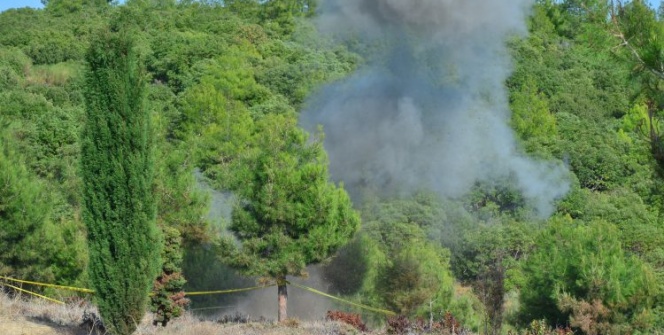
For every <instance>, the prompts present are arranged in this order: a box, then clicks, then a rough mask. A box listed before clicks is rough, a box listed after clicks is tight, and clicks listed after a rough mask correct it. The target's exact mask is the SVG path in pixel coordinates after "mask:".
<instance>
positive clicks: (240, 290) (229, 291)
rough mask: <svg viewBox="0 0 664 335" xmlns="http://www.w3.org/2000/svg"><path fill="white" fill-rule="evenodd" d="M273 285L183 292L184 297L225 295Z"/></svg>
mask: <svg viewBox="0 0 664 335" xmlns="http://www.w3.org/2000/svg"><path fill="white" fill-rule="evenodd" d="M272 286H274V284H273V285H263V286H254V287H247V288H238V289H233V290H221V291H201V292H185V293H184V295H207V294H226V293H235V292H245V291H251V290H259V289H263V288H268V287H272Z"/></svg>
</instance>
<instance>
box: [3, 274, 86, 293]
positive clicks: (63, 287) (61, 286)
mask: <svg viewBox="0 0 664 335" xmlns="http://www.w3.org/2000/svg"><path fill="white" fill-rule="evenodd" d="M0 279H4V280H8V281H13V282H17V283H23V284H30V285H36V286H44V287H52V288H59V289H63V290H69V291H77V292H83V293H91V294H94V293H95V291H93V290H90V289H87V288H78V287H72V286H64V285H55V284H46V283H39V282H34V281H29V280H21V279H16V278H10V277H5V276H0Z"/></svg>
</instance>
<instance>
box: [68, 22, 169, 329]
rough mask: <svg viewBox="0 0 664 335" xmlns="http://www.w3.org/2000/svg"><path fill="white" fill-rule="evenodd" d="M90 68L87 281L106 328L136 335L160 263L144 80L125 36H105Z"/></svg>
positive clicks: (85, 145)
mask: <svg viewBox="0 0 664 335" xmlns="http://www.w3.org/2000/svg"><path fill="white" fill-rule="evenodd" d="M87 62H88V65H89V70H88V72H87V74H86V78H85V79H86V88H85V101H86V116H87V121H86V124H85V128H84V133H83V140H82V148H81V150H82V153H81V161H82V177H83V200H84V208H83V220H84V222H85V224H86V226H87V229H88V244H89V249H90V263H89V275H90V279H91V281H92V286H93V288H94V290H95V293H96V294H95V298H96V300H97V304H98V307H99V311H100V313H101V316H102V318H103V320H104V323H105V324H106V326H107V328H108V329H109V330H111V332H112V333H113V334H117V335H124V334H131V333H132V332H133V331H134V330H135V329H136V325H137V324H138V323H139V322H140V320H141V319H142V318H143V315H144V314H145V309H146V307H147V301H148V293H149V291H150V288H151V285H152V282H153V280H154V279H155V278H156V275H157V272H158V270H159V265H160V264H161V262H160V259H159V257H160V246H161V243H160V241H159V234H158V229H157V227H156V223H155V201H154V199H153V195H152V193H153V192H152V183H153V153H152V143H151V130H150V115H149V113H148V111H147V109H146V107H145V98H144V97H145V82H144V78H145V77H144V74H143V70H142V68H141V65H140V62H139V58H138V56H137V54H136V52H135V51H134V41H133V38H132V37H131V35H129V34H128V33H127V32H110V31H104V32H102V33H101V34H100V35H99V36H98V37H97V38H96V39H95V40H94V42H93V43H92V45H91V47H90V50H89V52H88V54H87Z"/></svg>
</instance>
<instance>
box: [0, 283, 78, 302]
mask: <svg viewBox="0 0 664 335" xmlns="http://www.w3.org/2000/svg"><path fill="white" fill-rule="evenodd" d="M2 285H4V286H7V287H11V288H13V289H15V290H17V291H21V292H24V293H27V294H31V295H34V296H36V297H39V298H42V299H46V300H48V301H51V302H55V303H57V304H60V305H64V304H65V303H64V302H62V301H60V300H57V299H53V298H50V297H47V296H45V295H41V294H38V293H35V292H31V291H28V290H25V289H22V288H20V287H16V286H14V285H11V284H7V283H4V284H0V286H2Z"/></svg>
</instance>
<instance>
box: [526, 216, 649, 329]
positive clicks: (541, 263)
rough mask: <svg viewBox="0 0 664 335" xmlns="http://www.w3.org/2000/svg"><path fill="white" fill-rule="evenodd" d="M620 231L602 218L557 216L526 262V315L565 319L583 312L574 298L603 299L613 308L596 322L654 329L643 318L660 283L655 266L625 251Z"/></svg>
mask: <svg viewBox="0 0 664 335" xmlns="http://www.w3.org/2000/svg"><path fill="white" fill-rule="evenodd" d="M619 235H620V233H619V232H618V231H617V229H615V228H614V227H613V226H611V225H610V224H607V223H606V222H603V221H593V222H591V223H589V224H588V225H583V224H575V223H573V222H571V220H565V219H555V220H553V221H552V222H551V225H550V226H549V227H548V228H547V229H546V230H544V231H543V232H542V233H541V234H540V236H539V237H538V238H537V241H536V245H537V249H536V251H535V252H534V253H532V254H531V255H530V256H529V257H528V259H527V260H526V262H525V263H524V264H523V266H524V267H523V271H524V272H525V273H527V274H528V276H527V278H526V281H525V285H524V287H523V289H522V291H521V304H522V305H521V308H522V317H523V320H524V321H529V320H538V319H541V318H546V319H547V320H549V322H550V323H551V324H552V325H556V324H565V323H567V322H568V321H571V320H573V319H575V318H576V319H578V318H579V317H581V315H578V314H575V312H574V311H575V309H574V308H573V307H572V306H573V305H574V303H573V302H576V303H577V304H578V302H586V303H591V304H592V303H593V302H595V301H598V302H599V303H601V304H602V305H603V306H604V307H605V308H608V312H606V313H603V314H602V315H604V314H605V315H604V316H603V317H602V318H601V320H598V319H595V320H594V322H606V323H608V324H609V325H611V326H612V327H614V328H612V329H617V328H616V327H618V328H620V329H624V330H625V331H628V330H629V329H631V331H635V330H638V331H648V330H649V329H651V327H652V322H645V323H644V320H645V319H643V318H644V316H646V315H648V314H650V313H652V308H653V307H654V300H653V299H654V297H655V296H656V294H657V291H658V289H659V288H658V287H657V284H656V281H655V278H654V276H653V273H652V270H650V268H649V267H648V266H647V265H645V264H644V263H643V262H642V261H640V260H639V259H638V258H636V257H635V256H630V255H627V254H626V253H625V251H624V250H623V249H622V245H621V243H620V241H619V238H618V237H619ZM570 299H571V300H570ZM570 301H571V302H570ZM570 304H572V306H570ZM637 321H639V322H637ZM646 321H647V320H646ZM625 327H626V328H625Z"/></svg>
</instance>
